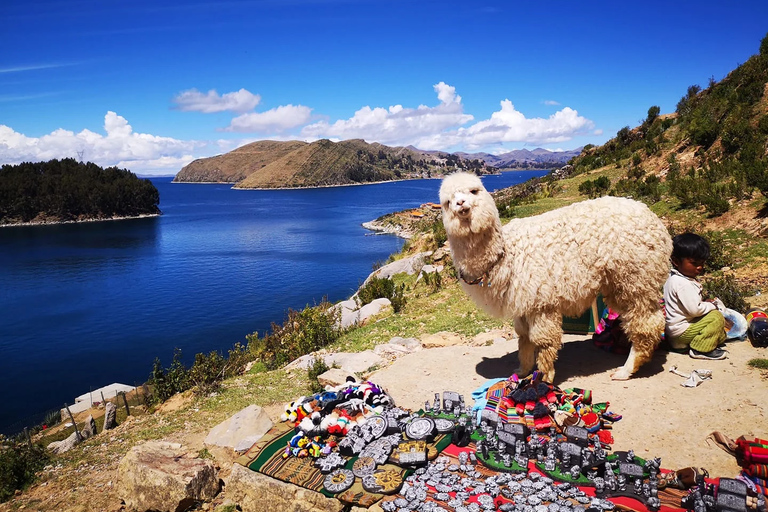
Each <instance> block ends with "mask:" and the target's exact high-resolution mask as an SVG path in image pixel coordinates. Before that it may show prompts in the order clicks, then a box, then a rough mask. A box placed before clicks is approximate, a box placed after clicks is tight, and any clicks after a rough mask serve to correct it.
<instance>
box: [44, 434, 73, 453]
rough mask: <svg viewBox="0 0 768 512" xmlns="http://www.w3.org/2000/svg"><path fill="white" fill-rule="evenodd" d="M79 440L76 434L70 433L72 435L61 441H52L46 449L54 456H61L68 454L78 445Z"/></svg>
mask: <svg viewBox="0 0 768 512" xmlns="http://www.w3.org/2000/svg"><path fill="white" fill-rule="evenodd" d="M80 442H81V441H80V438H79V437H78V436H77V432H72V434H71V435H70V436H69V437H68V438H66V439H62V440H61V441H54V442H52V443H50V444H49V445H48V449H49V450H51V452H53V453H54V454H55V455H59V454H62V453H64V452H68V451H69V450H71V449H72V448H74V447H75V446H77V445H78V443H80Z"/></svg>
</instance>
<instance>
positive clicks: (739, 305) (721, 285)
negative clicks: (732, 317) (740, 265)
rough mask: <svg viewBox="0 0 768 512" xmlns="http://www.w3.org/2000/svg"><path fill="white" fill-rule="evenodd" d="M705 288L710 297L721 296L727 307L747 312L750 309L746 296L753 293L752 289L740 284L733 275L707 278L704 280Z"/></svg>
mask: <svg viewBox="0 0 768 512" xmlns="http://www.w3.org/2000/svg"><path fill="white" fill-rule="evenodd" d="M704 290H705V292H706V294H707V295H708V296H709V297H712V298H715V297H717V298H719V299H720V300H722V301H723V304H725V307H727V308H729V309H733V310H734V311H739V312H741V313H745V312H746V311H747V310H748V309H749V304H747V301H746V300H745V298H746V297H748V296H750V295H752V293H750V290H747V289H746V288H745V287H743V286H741V285H739V283H737V282H736V280H735V279H734V278H733V276H732V275H725V276H720V277H714V278H711V279H707V280H706V281H705V282H704Z"/></svg>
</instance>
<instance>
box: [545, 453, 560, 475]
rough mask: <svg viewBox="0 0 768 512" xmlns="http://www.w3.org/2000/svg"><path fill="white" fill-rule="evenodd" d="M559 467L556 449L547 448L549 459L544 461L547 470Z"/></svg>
mask: <svg viewBox="0 0 768 512" xmlns="http://www.w3.org/2000/svg"><path fill="white" fill-rule="evenodd" d="M556 467H557V459H556V458H555V451H554V450H549V449H547V459H546V460H545V461H544V469H545V470H546V471H554V470H555V468H556Z"/></svg>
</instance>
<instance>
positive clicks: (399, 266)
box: [363, 251, 432, 285]
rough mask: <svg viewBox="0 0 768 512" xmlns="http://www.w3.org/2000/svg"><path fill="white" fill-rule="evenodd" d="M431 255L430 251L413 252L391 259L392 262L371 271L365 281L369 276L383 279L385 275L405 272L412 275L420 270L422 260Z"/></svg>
mask: <svg viewBox="0 0 768 512" xmlns="http://www.w3.org/2000/svg"><path fill="white" fill-rule="evenodd" d="M431 255H432V251H426V252H420V253H418V254H414V255H413V256H409V257H407V258H403V259H400V260H397V261H393V262H392V263H389V264H388V265H384V266H383V267H381V268H379V269H378V270H376V271H374V272H372V273H371V275H370V276H368V278H367V279H366V280H365V282H366V283H367V282H368V280H369V279H370V278H371V276H376V277H378V278H380V279H385V278H387V277H392V276H394V275H395V274H402V273H405V274H408V275H413V274H415V273H417V272H419V271H420V270H421V267H423V266H424V261H425V260H426V258H428V257H429V256H431ZM363 285H365V283H363Z"/></svg>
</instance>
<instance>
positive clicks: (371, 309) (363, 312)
mask: <svg viewBox="0 0 768 512" xmlns="http://www.w3.org/2000/svg"><path fill="white" fill-rule="evenodd" d="M390 305H392V302H390V300H389V299H385V298H380V299H373V300H372V301H371V302H369V303H368V304H366V305H365V306H363V307H361V308H360V309H359V310H358V311H357V322H356V323H358V324H360V325H363V324H365V323H366V322H367V321H368V319H370V318H371V317H372V316H375V315H378V314H379V313H381V310H382V309H384V308H385V307H387V306H390Z"/></svg>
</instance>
